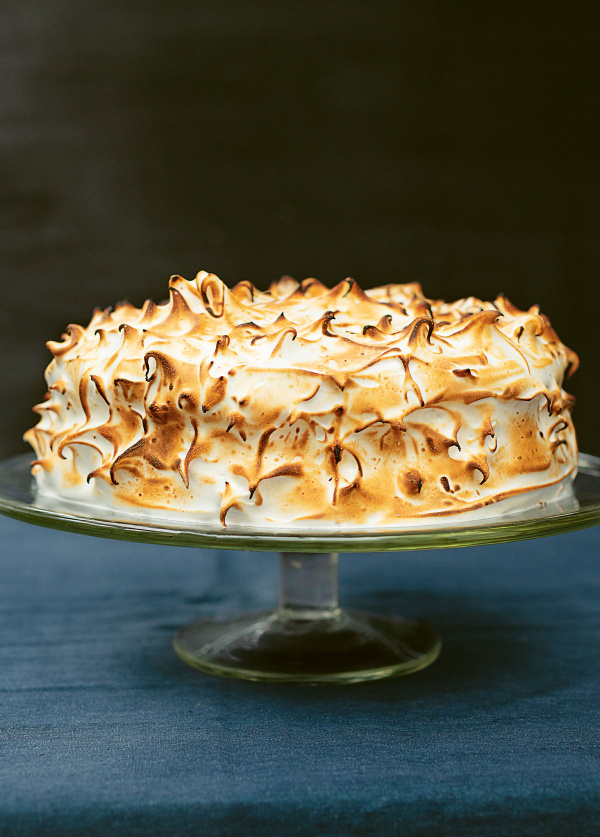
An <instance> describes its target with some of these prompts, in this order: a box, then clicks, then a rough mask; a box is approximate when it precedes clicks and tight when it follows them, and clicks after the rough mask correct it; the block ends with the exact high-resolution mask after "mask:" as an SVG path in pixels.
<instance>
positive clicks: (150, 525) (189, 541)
mask: <svg viewBox="0 0 600 837" xmlns="http://www.w3.org/2000/svg"><path fill="white" fill-rule="evenodd" d="M30 463H31V455H30V454H26V453H24V454H18V455H17V456H13V457H10V458H8V459H4V460H1V461H0V513H1V514H3V515H6V516H8V517H12V518H16V519H18V520H22V521H25V522H27V523H32V524H35V525H39V526H44V527H47V528H53V529H60V530H62V531H70V532H75V533H79V534H86V535H91V536H94V537H101V538H109V539H116V540H125V541H137V542H145V543H157V544H165V545H171V546H186V547H197V548H204V549H208V548H217V549H235V550H248V551H260V552H402V551H405V550H420V549H443V548H451V547H461V546H463V547H464V546H477V545H483V544H492V543H503V542H507V541H518V540H526V539H530V538H538V537H547V536H551V535H555V534H560V533H561V532H569V531H574V530H576V529H583V528H587V527H589V526H594V525H596V524H598V523H600V457H596V456H592V455H590V454H584V453H582V454H580V455H579V473H578V475H577V477H576V478H575V482H574V484H573V487H574V493H575V497H576V498H577V500H578V502H579V508H577V509H574V510H571V511H566V512H565V511H564V510H562V511H560V512H556V509H552V508H550V506H547V507H545V509H544V510H542V511H546V510H548V511H549V513H548V514H541V515H540V510H535V509H534V510H530V511H535V512H536V514H535V515H532V514H529V515H528V513H523V514H521V513H516V514H506V515H504V516H503V517H500V516H496V517H495V516H492V515H490V516H489V517H485V518H481V519H479V520H476V521H470V522H467V523H464V524H461V525H460V526H457V525H444V524H443V523H442V524H440V523H438V522H436V523H435V524H433V525H431V526H428V525H423V526H420V527H412V528H411V527H399V528H398V529H390V528H387V529H369V530H366V529H360V530H352V531H349V530H329V531H323V530H322V531H321V532H314V531H312V532H308V531H297V532H295V531H291V530H287V531H286V532H281V531H279V530H276V529H273V530H268V529H258V528H252V527H248V531H245V530H244V529H243V528H242V527H239V526H238V527H235V528H234V527H230V528H227V529H220V528H217V527H216V526H215V527H214V528H212V527H206V526H201V525H199V526H196V527H183V526H181V525H180V524H179V522H175V521H168V520H161V521H159V522H153V521H150V520H144V521H139V520H137V521H136V520H134V519H119V518H118V517H113V519H110V518H107V517H95V516H92V515H87V514H85V513H81V512H79V510H77V512H79V513H74V512H73V510H72V508H71V509H69V508H68V504H60V503H59V504H57V508H48V507H44V505H43V501H42V502H40V501H38V500H35V499H34V498H33V493H32V491H31V488H29V489H27V484H28V483H27V480H28V479H29V482H31V472H30ZM586 477H591V478H592V479H594V481H595V483H596V485H595V493H594V496H593V497H592V498H590V497H588V496H585V495H583V494H582V491H581V483H582V482H583V481H584V479H585V478H586ZM578 488H579V490H580V495H582V496H581V497H579V496H578V494H577V493H578ZM27 490H29V493H30V497H29V499H27V498H26V497H25V498H24V494H26V492H27ZM552 505H554V506H556V503H555V504H552Z"/></svg>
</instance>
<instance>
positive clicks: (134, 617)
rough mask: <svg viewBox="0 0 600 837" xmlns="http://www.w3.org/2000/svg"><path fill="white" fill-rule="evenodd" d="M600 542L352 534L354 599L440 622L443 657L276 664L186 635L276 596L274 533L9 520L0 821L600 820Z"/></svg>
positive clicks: (480, 828) (235, 824)
mask: <svg viewBox="0 0 600 837" xmlns="http://www.w3.org/2000/svg"><path fill="white" fill-rule="evenodd" d="M599 547H600V528H596V529H591V530H587V531H583V532H576V533H573V534H570V535H561V536H558V537H554V538H548V539H542V540H538V541H528V542H523V543H518V544H505V545H502V546H488V547H480V548H473V549H457V550H446V551H431V552H419V553H398V554H373V555H351V556H350V555H349V556H343V557H342V559H341V592H342V597H343V602H344V603H345V604H347V605H351V606H352V607H356V608H363V609H366V610H372V611H379V612H390V613H401V614H404V615H407V616H414V617H418V618H421V619H423V620H425V621H428V622H430V623H431V624H433V625H435V626H436V627H437V628H438V630H439V632H440V633H441V634H442V637H443V640H444V649H443V651H442V656H441V657H440V659H439V660H438V661H437V663H435V664H434V665H433V666H432V667H431V668H429V669H427V670H425V671H422V672H420V673H418V674H415V675H412V676H410V677H406V678H400V679H397V680H390V681H382V682H380V683H370V684H363V685H360V686H349V687H310V686H302V687H301V686H271V685H263V684H256V683H244V682H236V681H229V680H221V679H218V678H213V677H210V676H208V675H203V674H200V673H199V672H196V671H194V670H192V669H189V668H187V667H186V666H185V665H183V663H181V662H180V661H179V660H178V659H177V658H176V657H175V655H174V653H173V651H172V649H171V639H172V636H173V634H174V632H175V630H176V629H177V628H178V627H179V626H181V625H183V624H185V623H186V622H189V621H192V620H193V619H194V618H196V617H198V616H199V615H203V614H217V613H223V614H224V613H228V612H234V611H239V610H250V609H258V608H263V607H269V606H270V605H271V604H273V603H274V600H275V595H276V589H277V570H278V567H277V560H276V558H275V557H274V556H273V555H268V554H260V553H228V552H217V551H211V550H206V551H202V552H200V551H196V550H192V549H177V548H172V547H159V546H148V545H144V544H129V543H120V542H114V541H102V540H96V539H94V538H85V537H83V536H79V535H72V534H67V533H61V532H55V531H49V530H44V529H37V528H35V527H33V526H28V525H26V524H24V523H19V522H16V521H12V520H8V519H0V549H1V552H2V557H1V560H0V581H1V587H0V630H1V633H0V690H1V704H0V713H1V717H2V720H1V724H0V726H1V738H0V741H1V772H0V833H1V834H3V835H21V834H22V835H35V834H43V835H47V837H52V836H53V835H61V837H69V835H86V836H89V835H106V834H111V835H112V834H118V835H121V834H123V835H142V834H143V835H147V834H152V835H162V834H164V835H188V834H189V835H213V834H214V835H242V834H243V835H245V837H253V835H261V837H266V835H286V837H296V835H307V836H308V835H310V837H313V836H314V835H340V837H341V836H342V835H349V834H353V835H354V834H356V835H371V834H372V835H387V834H391V835H396V834H397V835H403V837H404V835H407V836H408V835H423V836H424V837H429V835H455V834H456V835H470V834H475V835H486V837H487V835H502V837H504V835H518V837H523V835H540V837H541V836H542V835H543V837H547V835H564V834H566V833H568V831H567V829H571V828H572V829H575V830H576V833H577V835H578V837H581V835H597V834H600V760H599V758H598V755H599V754H598V743H599V730H600V727H599V720H600V719H599V714H600V713H599V695H598V685H599V682H600V676H599V653H598V651H599V644H598V639H599V633H600V632H599V615H600V598H599V592H600V590H599V588H600V566H599V560H598V559H599Z"/></svg>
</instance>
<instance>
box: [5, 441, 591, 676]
mask: <svg viewBox="0 0 600 837" xmlns="http://www.w3.org/2000/svg"><path fill="white" fill-rule="evenodd" d="M30 459H31V457H30V456H29V455H22V456H15V457H13V458H12V459H8V460H5V461H4V462H0V513H2V514H6V515H8V516H9V517H14V518H17V519H19V520H24V521H26V522H29V523H35V524H37V525H40V526H48V527H50V528H55V529H64V530H68V531H71V532H79V533H81V534H87V535H94V536H96V537H104V538H117V539H119V540H130V541H145V542H147V543H164V544H169V545H170V546H190V547H201V548H206V547H216V548H220V549H235V550H256V551H270V552H277V551H280V554H281V583H280V597H279V606H278V608H277V609H276V610H274V611H268V612H262V613H252V614H245V615H243V616H240V617H234V618H231V619H225V620H206V619H202V620H199V621H197V622H194V623H193V624H192V625H188V627H186V628H184V629H183V630H182V631H181V632H180V633H179V634H178V635H177V637H176V638H175V650H176V652H177V654H178V655H179V656H180V657H181V659H182V660H184V661H185V662H186V663H188V664H189V665H191V666H193V667H194V668H198V669H201V670H202V671H207V672H211V673H212V674H219V675H222V676H225V677H237V678H243V679H248V680H266V681H272V682H302V683H359V682H361V681H364V680H378V679H380V678H383V677H393V676H396V675H400V674H410V673H411V672H414V671H418V670H419V669H421V668H424V667H425V666H428V665H429V664H430V663H432V662H433V661H434V660H435V658H436V657H437V655H438V654H439V651H440V641H439V639H438V637H437V635H436V634H435V632H434V631H433V630H432V629H431V628H429V627H428V626H426V625H422V624H420V623H418V622H412V621H411V620H408V619H399V618H388V617H383V616H378V615H371V614H366V613H357V612H355V611H349V610H343V609H340V607H339V605H338V576H337V562H338V556H337V552H336V551H334V550H341V551H343V552H385V551H390V552H400V551H403V550H407V549H410V550H414V549H442V548H446V547H454V546H476V545H479V544H485V543H503V542H506V541H517V540H522V539H524V538H539V537H544V536H548V535H556V534H559V533H561V532H570V531H573V530H575V529H582V528H584V527H586V526H594V525H596V524H597V523H600V459H597V458H596V457H593V456H587V455H586V454H580V459H579V472H578V474H577V477H576V479H575V482H574V483H573V492H572V493H571V492H569V493H568V494H567V495H566V496H565V498H564V499H562V500H561V501H560V502H558V501H557V502H555V503H552V504H548V505H546V506H544V505H541V504H540V505H539V506H537V507H536V508H534V509H528V510H525V511H523V512H518V513H511V514H507V515H501V514H496V515H495V516H490V517H486V518H481V519H479V520H477V521H472V522H467V523H460V522H458V523H457V522H456V521H454V522H448V521H441V522H440V521H438V522H436V523H433V524H432V525H424V526H420V527H416V528H411V527H406V526H400V527H398V529H389V528H388V529H364V528H363V529H356V530H327V531H319V530H317V529H316V528H315V529H312V530H310V531H307V532H306V531H301V532H299V531H293V530H292V531H276V530H274V529H269V530H267V529H263V530H259V529H254V528H250V527H234V526H232V527H228V528H227V530H223V529H222V528H221V527H220V526H218V525H213V526H210V525H204V524H202V523H198V522H194V521H187V520H185V522H179V523H178V522H172V521H167V520H160V519H156V520H155V519H142V518H139V517H136V516H135V515H127V514H125V513H111V512H108V511H103V512H100V511H99V510H98V509H96V508H94V507H92V506H84V505H82V504H77V503H67V502H65V501H63V500H60V499H53V500H52V499H49V498H44V497H38V496H37V495H36V493H35V490H34V488H33V485H32V480H31V470H30ZM282 550H285V551H282ZM294 550H296V551H294Z"/></svg>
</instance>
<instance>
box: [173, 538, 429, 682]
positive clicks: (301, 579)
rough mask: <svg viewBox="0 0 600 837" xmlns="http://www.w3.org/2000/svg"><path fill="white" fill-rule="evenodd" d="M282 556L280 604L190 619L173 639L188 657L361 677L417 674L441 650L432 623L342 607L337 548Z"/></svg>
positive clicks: (307, 678)
mask: <svg viewBox="0 0 600 837" xmlns="http://www.w3.org/2000/svg"><path fill="white" fill-rule="evenodd" d="M280 556H281V557H280V567H281V575H280V588H279V606H278V607H277V609H276V610H273V611H263V612H261V613H253V614H247V615H244V616H240V617H237V618H232V619H226V620H209V619H199V620H198V621H197V622H194V623H193V624H191V625H188V626H187V627H186V628H184V629H183V630H182V631H181V632H180V633H179V634H178V635H177V637H176V638H175V641H174V646H175V651H176V652H177V654H178V655H179V656H180V657H181V659H182V660H183V661H184V662H186V663H187V664H188V665H191V666H193V667H194V668H198V669H200V670H201V671H208V672H210V673H212V674H220V675H221V676H225V677H237V678H243V679H245V680H267V681H277V682H288V683H300V682H301V683H358V682H361V681H364V680H378V679H380V678H383V677H393V676H396V675H400V674H410V673H411V672H413V671H418V670H419V669H421V668H424V667H425V666H427V665H429V664H430V663H432V662H433V661H434V660H435V658H436V657H437V656H438V654H439V651H440V641H439V639H438V637H437V635H436V634H435V632H434V631H433V630H432V629H431V628H429V627H428V626H427V625H422V624H420V623H419V622H412V621H411V620H408V619H390V618H385V617H382V616H374V615H371V614H366V613H357V612H356V611H350V610H342V609H341V608H340V607H339V603H338V555H337V553H336V552H330V553H322V554H319V553H302V552H282V553H281V554H280Z"/></svg>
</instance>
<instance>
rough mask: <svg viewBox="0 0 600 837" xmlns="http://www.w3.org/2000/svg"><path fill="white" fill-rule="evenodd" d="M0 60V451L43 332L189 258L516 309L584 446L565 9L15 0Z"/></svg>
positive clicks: (578, 86)
mask: <svg viewBox="0 0 600 837" xmlns="http://www.w3.org/2000/svg"><path fill="white" fill-rule="evenodd" d="M523 6H525V10H524V9H523ZM556 6H558V4H556ZM525 15H527V16H525ZM0 62H1V63H0V208H1V212H2V239H1V246H0V252H1V258H0V270H1V279H0V281H1V283H2V295H1V297H0V328H1V333H0V342H1V345H0V348H1V350H2V358H3V359H4V362H3V364H2V370H1V373H0V374H1V376H2V392H3V395H4V398H3V402H2V403H3V408H2V411H1V412H0V455H1V456H7V455H10V454H12V453H15V452H18V451H20V450H22V449H25V446H24V444H23V443H22V442H21V434H22V432H23V431H24V430H25V429H26V428H27V427H28V426H30V425H31V424H32V423H33V421H34V416H33V415H32V414H31V413H30V408H31V405H32V404H33V403H35V402H36V401H37V400H39V399H40V398H41V396H42V395H43V393H44V391H45V386H44V384H43V378H42V373H43V369H44V367H45V365H46V363H47V362H48V360H49V354H48V352H47V350H46V349H45V347H44V342H45V340H47V339H50V338H53V339H55V338H57V337H58V335H60V333H61V332H62V331H63V329H64V327H65V325H66V324H67V323H69V322H81V321H85V322H87V321H88V319H89V316H90V313H91V310H92V308H93V307H94V306H96V305H101V306H106V305H109V304H112V303H114V302H116V301H117V300H119V299H122V298H124V297H127V298H129V299H130V300H131V301H132V302H135V303H138V304H140V303H141V302H142V301H143V300H144V299H145V298H146V297H148V296H151V297H153V298H154V299H155V300H156V301H161V300H162V299H164V298H165V296H166V283H167V280H168V277H169V275H170V274H172V273H181V274H182V275H184V276H186V277H187V278H191V277H193V275H195V273H196V272H197V271H198V270H199V269H207V270H210V271H212V272H215V273H217V274H218V275H220V276H221V278H222V279H224V280H225V281H226V282H228V283H235V282H237V281H239V280H241V279H251V280H252V281H254V282H256V283H257V284H259V285H263V286H264V285H266V284H267V283H269V282H270V281H271V280H273V279H274V278H277V277H278V276H280V275H281V274H284V273H288V274H292V275H295V276H296V277H298V278H304V277H306V276H311V275H313V276H317V277H318V278H320V279H321V280H323V281H325V282H327V283H335V282H337V281H339V280H340V279H342V278H344V277H345V276H347V275H350V276H353V277H354V278H356V279H357V280H359V281H360V282H361V284H364V285H365V286H369V285H373V284H380V283H387V282H392V281H399V282H404V281H413V280H418V281H421V282H422V283H423V285H424V287H425V290H426V292H427V293H428V294H429V295H430V296H436V297H437V296H443V297H455V296H465V295H471V294H475V295H479V296H483V297H488V298H489V297H490V296H492V297H493V295H495V294H496V293H497V292H498V291H504V292H506V293H507V294H508V296H509V297H510V298H511V299H512V300H513V301H514V302H515V303H516V304H518V305H520V306H521V307H524V306H529V305H530V304H532V303H534V302H539V303H541V305H542V310H543V311H544V312H545V313H547V314H548V315H549V316H550V318H551V319H552V321H553V324H554V325H555V327H556V328H557V330H558V331H559V333H560V335H561V336H562V337H563V339H564V340H565V342H567V343H569V344H570V345H571V346H572V347H573V348H575V349H576V350H577V351H578V352H579V353H580V355H581V358H582V369H581V371H580V372H578V373H577V375H576V377H575V378H574V379H573V383H572V386H571V389H572V391H574V392H575V394H576V395H577V397H578V407H577V424H578V426H579V430H580V439H581V446H582V448H583V449H584V450H587V451H589V452H591V453H596V454H600V438H599V437H598V435H597V434H596V425H597V418H596V417H597V415H598V410H599V407H600V403H599V400H600V399H599V395H598V387H597V368H598V360H599V353H598V343H597V334H596V332H597V330H598V326H597V324H596V320H595V313H594V312H596V311H598V310H599V308H600V290H599V288H598V285H597V278H598V275H599V265H600V242H599V240H598V226H599V220H600V217H599V210H598V200H597V196H598V194H599V193H600V188H599V187H600V170H599V167H598V162H597V158H598V137H597V134H595V118H596V111H597V89H598V82H599V81H600V72H599V68H598V61H597V57H596V35H595V27H594V26H593V25H592V22H591V21H589V20H588V19H585V18H583V17H581V16H579V15H577V13H576V12H575V11H573V10H572V9H571V7H570V6H569V5H568V4H563V5H562V8H561V9H560V10H559V9H558V8H555V4H539V5H538V4H537V3H534V4H521V6H519V5H517V4H514V5H512V4H509V6H508V7H507V6H506V5H505V4H500V5H498V4H481V3H471V4H464V3H463V4H454V3H448V2H446V1H445V0H439V2H434V0H420V2H418V3H411V2H408V0H406V2H404V1H403V0H398V2H381V1H380V0H319V2H315V0H294V1H293V2H285V0H284V1H283V2H270V0H247V1H246V0H210V1H209V2H203V0H193V2H191V0H190V2H188V1H187V0H171V1H170V2H169V3H158V2H151V0H101V1H100V0H85V2H79V0H52V2H47V0H19V1H18V2H5V3H3V4H2V6H1V7H0ZM7 394H8V397H7Z"/></svg>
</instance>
